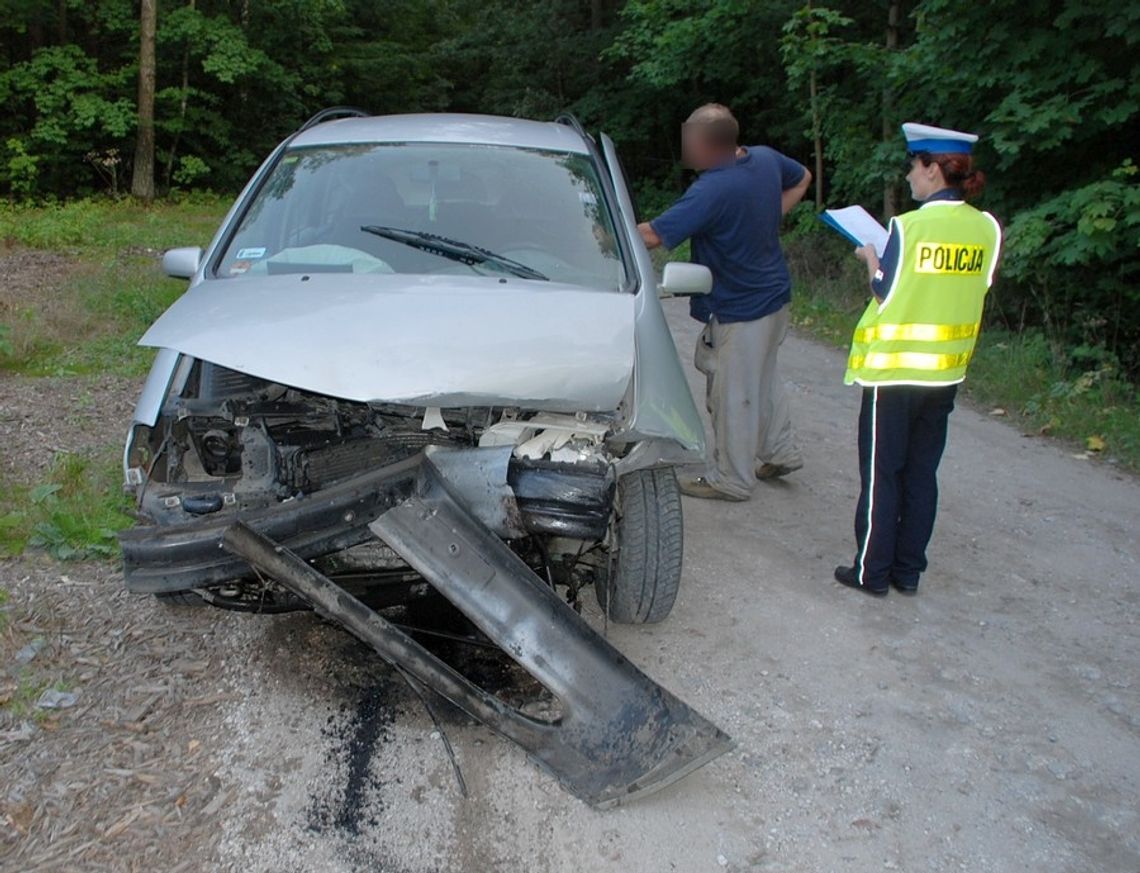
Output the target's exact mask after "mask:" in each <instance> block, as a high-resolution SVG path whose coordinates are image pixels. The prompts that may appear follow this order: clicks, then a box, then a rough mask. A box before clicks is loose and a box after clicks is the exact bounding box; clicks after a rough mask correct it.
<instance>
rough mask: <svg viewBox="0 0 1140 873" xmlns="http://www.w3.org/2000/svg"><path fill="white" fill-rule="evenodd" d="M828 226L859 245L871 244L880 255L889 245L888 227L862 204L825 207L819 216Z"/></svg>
mask: <svg viewBox="0 0 1140 873" xmlns="http://www.w3.org/2000/svg"><path fill="white" fill-rule="evenodd" d="M819 217H820V220H821V221H823V223H824V224H826V225H827V226H828V227H830V228H832V229H833V230H837V231H839V232H840V233H841V234H843V235H844V236H845V237H847V238H848V239H849V240H851V242H853V243H855V245H857V246H863V245H867V244H870V245H872V246H874V247H875V251H876V252H877V253H878V255H879V257H880V258H881V257H882V256H883V250H884V249H885V248H886V247H887V229H886V228H885V227H883V226H882V225H881V224H879V222H877V221H875V219H874V217H873V216H872V215H871V213H869V212H868V211H867V210H866V209H864V208H863V207H862V206H847V207H844V208H843V209H825V210H824V211H823V213H822V214H821V215H820V216H819Z"/></svg>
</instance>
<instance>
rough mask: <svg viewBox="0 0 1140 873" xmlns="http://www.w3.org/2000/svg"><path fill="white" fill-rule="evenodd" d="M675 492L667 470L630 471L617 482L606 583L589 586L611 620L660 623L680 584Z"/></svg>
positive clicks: (677, 493) (677, 489) (678, 511)
mask: <svg viewBox="0 0 1140 873" xmlns="http://www.w3.org/2000/svg"><path fill="white" fill-rule="evenodd" d="M683 550H684V530H683V525H682V519H681V489H680V487H679V486H678V484H677V476H676V474H675V473H674V472H673V469H672V468H671V467H665V468H657V469H651V470H635V471H633V472H631V473H626V474H625V475H624V476H622V477H621V479H619V480H618V489H617V498H616V504H615V507H614V522H613V528H612V540H611V545H610V560H609V566H610V572H609V574H608V579H606V578H603V579H599V580H598V583H597V584H596V585H595V586H594V590H595V593H596V594H597V597H598V603H599V604H600V605H601V607H602V609H603V610H605V611H606V614H607V615H608V616H609V617H610V618H612V619H613V620H614V621H618V622H622V623H625V624H643V623H652V622H658V621H662V620H663V619H664V618H665V617H666V616H667V615H669V612H670V611H671V610H672V609H673V602H674V601H675V600H676V599H677V589H678V587H679V586H680V584H681V555H682V552H683Z"/></svg>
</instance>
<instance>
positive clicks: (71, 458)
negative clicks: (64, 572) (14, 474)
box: [0, 451, 131, 560]
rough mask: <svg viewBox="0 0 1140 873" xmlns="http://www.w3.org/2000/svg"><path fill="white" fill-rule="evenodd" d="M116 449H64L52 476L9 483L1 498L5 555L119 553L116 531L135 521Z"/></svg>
mask: <svg viewBox="0 0 1140 873" xmlns="http://www.w3.org/2000/svg"><path fill="white" fill-rule="evenodd" d="M120 479H121V474H120V471H119V469H118V464H117V463H116V460H115V456H114V453H113V452H111V451H108V452H106V453H104V454H103V455H102V456H100V457H97V458H92V457H87V456H83V455H75V454H69V453H64V454H60V455H58V456H57V458H56V461H55V463H54V464H53V465H52V468H51V470H50V472H49V473H48V476H47V478H46V479H45V480H44V481H42V482H40V483H39V484H37V485H34V486H32V487H30V488H28V487H21V486H19V485H18V484H13V483H8V487H6V488H5V489H4V492H5V497H4V498H3V501H2V502H0V553H6V554H9V555H16V554H19V553H20V552H22V551H23V550H24V549H25V548H27V547H29V546H30V547H33V548H38V549H43V550H44V551H46V552H47V553H48V554H50V555H52V556H53V557H55V558H59V559H61V560H72V559H74V560H79V559H85V558H93V557H104V558H107V557H113V556H115V555H117V554H118V544H117V541H116V539H115V535H116V532H117V531H119V530H121V529H122V528H124V527H126V526H128V525H129V524H130V523H131V520H130V517H129V516H128V515H127V514H126V513H127V510H128V509H129V505H130V504H129V501H128V500H127V498H126V496H125V495H124V494H123V491H122V488H121V484H120Z"/></svg>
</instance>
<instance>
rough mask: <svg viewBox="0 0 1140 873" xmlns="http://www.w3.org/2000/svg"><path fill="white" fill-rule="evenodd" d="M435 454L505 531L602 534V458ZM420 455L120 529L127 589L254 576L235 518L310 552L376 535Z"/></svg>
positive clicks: (176, 587)
mask: <svg viewBox="0 0 1140 873" xmlns="http://www.w3.org/2000/svg"><path fill="white" fill-rule="evenodd" d="M432 458H433V459H434V460H435V463H436V465H437V467H438V468H439V469H440V470H441V473H442V475H443V476H444V478H445V479H447V480H448V481H449V483H450V485H451V487H452V488H453V489H455V490H456V491H457V493H459V494H461V495H462V496H463V497H464V499H465V501H466V502H467V504H468V506H469V508H470V509H471V511H472V512H473V513H474V514H475V515H476V517H478V518H479V519H480V520H481V521H482V522H483V523H484V524H486V525H487V526H488V527H490V528H491V529H492V530H494V531H496V532H497V533H499V535H500V536H503V537H508V538H509V537H512V536H523V535H525V534H527V533H540V534H552V535H558V536H568V537H575V538H579V539H585V540H594V539H597V540H600V539H601V538H602V537H604V536H605V531H606V526H607V525H608V523H609V514H610V509H611V507H612V502H613V494H614V476H613V473H612V471H609V470H607V469H606V468H604V467H602V468H599V467H584V468H580V469H575V468H573V467H571V466H569V465H565V464H549V463H544V462H535V463H530V462H515V461H510V450H509V449H507V450H505V451H504V452H500V451H499V450H485V449H458V450H451V449H449V450H446V451H441V452H436V453H433V454H432ZM422 463H423V454H418V455H415V456H414V457H412V458H408V459H405V460H403V461H400V462H398V463H395V464H391V465H389V466H386V467H380V468H377V469H374V470H370V471H368V472H366V473H362V474H361V475H359V476H355V477H353V478H352V479H347V480H345V481H344V482H341V483H339V484H336V485H332V486H330V487H328V488H325V489H322V490H321V491H318V492H315V493H313V494H311V495H308V496H306V497H299V498H296V499H294V500H289V501H286V502H284V503H277V504H274V505H272V506H267V507H264V508H260V509H247V510H244V511H240V512H239V511H237V510H232V509H222V510H220V511H218V512H216V513H213V514H210V515H205V516H200V517H196V518H194V519H193V520H191V521H186V522H181V523H176V524H155V525H148V526H139V527H134V528H131V529H129V530H126V531H123V532H122V533H120V535H119V543H120V545H121V547H122V552H123V576H124V579H125V581H126V586H127V590H128V591H133V592H137V593H144V594H155V593H162V592H169V591H186V590H189V589H192V588H201V587H203V586H207V585H214V584H219V583H222V582H227V581H230V580H233V579H241V578H246V577H249V576H252V575H253V570H252V569H251V568H250V566H249V565H248V564H247V563H246V562H245V561H243V560H241V559H240V558H238V557H235V556H234V555H232V554H230V553H229V552H226V551H225V550H224V549H223V548H222V534H223V533H224V532H225V530H226V528H227V527H229V526H230V525H232V524H234V523H235V522H237V521H239V520H240V521H241V522H243V523H244V524H245V525H246V526H248V527H249V528H251V529H252V530H254V531H256V532H257V533H259V534H261V535H262V536H265V537H267V538H268V539H270V540H272V541H273V542H275V543H278V544H280V545H283V546H285V547H287V548H288V549H289V550H290V551H292V552H293V553H294V554H296V555H298V556H300V557H301V558H305V559H312V558H316V557H320V556H321V555H327V554H330V553H333V552H338V551H341V550H342V549H348V548H351V547H353V546H357V545H360V544H361V543H364V542H367V541H369V540H372V539H374V537H373V534H372V533H371V532H370V531H369V529H368V525H369V524H370V523H371V522H373V521H374V520H375V519H376V518H377V517H378V516H380V515H381V514H383V513H384V512H386V511H388V510H389V509H391V508H392V507H394V506H397V505H399V504H400V503H402V502H404V501H405V500H406V499H407V498H408V497H409V495H411V493H412V490H413V488H414V485H415V481H416V475H417V471H418V470H419V469H420V468H421V466H422Z"/></svg>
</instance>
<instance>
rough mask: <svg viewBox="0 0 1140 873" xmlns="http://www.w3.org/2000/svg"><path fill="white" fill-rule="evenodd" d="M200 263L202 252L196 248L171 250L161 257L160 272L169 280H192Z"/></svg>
mask: <svg viewBox="0 0 1140 873" xmlns="http://www.w3.org/2000/svg"><path fill="white" fill-rule="evenodd" d="M201 263H202V250H201V249H200V248H198V246H190V247H188V248H182V249H171V250H170V251H168V252H167V253H166V254H164V255H163V256H162V271H163V272H164V273H166V275H167V276H169V277H170V278H171V279H192V278H194V274H195V273H197V272H198V266H199V264H201Z"/></svg>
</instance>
